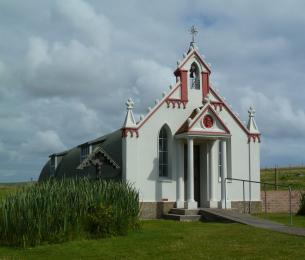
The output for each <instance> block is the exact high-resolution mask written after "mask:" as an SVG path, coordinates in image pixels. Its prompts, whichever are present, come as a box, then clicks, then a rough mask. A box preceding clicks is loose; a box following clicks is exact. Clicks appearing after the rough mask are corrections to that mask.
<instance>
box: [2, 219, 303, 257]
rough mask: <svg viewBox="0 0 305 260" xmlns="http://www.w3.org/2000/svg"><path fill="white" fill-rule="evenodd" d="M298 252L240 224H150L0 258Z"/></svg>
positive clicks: (296, 245) (275, 236)
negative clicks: (117, 234) (122, 234)
mask: <svg viewBox="0 0 305 260" xmlns="http://www.w3.org/2000/svg"><path fill="white" fill-rule="evenodd" d="M304 248H305V238H303V237H297V236H292V235H285V234H280V233H275V232H271V231H267V230H263V229H257V228H253V227H249V226H245V225H240V224H223V223H204V222H191V223H183V222H174V221H168V220H167V221H165V220H156V221H143V229H142V230H141V231H137V232H133V233H130V234H129V235H128V236H125V237H113V238H107V239H100V240H78V241H73V242H67V243H63V244H57V245H43V246H39V247H35V248H29V249H15V248H7V247H0V259H19V258H22V259H88V258H89V259H196V258H198V259H304V258H305V250H304Z"/></svg>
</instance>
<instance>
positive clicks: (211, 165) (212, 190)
mask: <svg viewBox="0 0 305 260" xmlns="http://www.w3.org/2000/svg"><path fill="white" fill-rule="evenodd" d="M214 144H215V141H211V142H210V143H209V180H210V182H209V186H210V187H209V190H210V196H209V199H210V201H209V206H210V208H217V206H218V205H217V204H218V202H217V200H216V196H215V186H216V182H215V178H216V176H215V170H214V167H215V166H214V165H215V163H214Z"/></svg>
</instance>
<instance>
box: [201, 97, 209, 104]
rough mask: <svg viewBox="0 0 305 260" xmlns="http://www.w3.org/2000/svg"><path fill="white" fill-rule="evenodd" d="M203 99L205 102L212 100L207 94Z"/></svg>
mask: <svg viewBox="0 0 305 260" xmlns="http://www.w3.org/2000/svg"><path fill="white" fill-rule="evenodd" d="M202 101H203V103H204V104H207V103H210V101H211V100H210V98H209V97H208V96H206V97H204V98H203V100H202Z"/></svg>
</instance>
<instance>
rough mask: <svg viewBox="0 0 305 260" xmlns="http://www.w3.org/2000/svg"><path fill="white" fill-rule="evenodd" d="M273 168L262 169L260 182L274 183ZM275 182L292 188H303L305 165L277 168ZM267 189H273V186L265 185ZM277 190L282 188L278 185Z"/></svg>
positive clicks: (304, 183)
mask: <svg viewBox="0 0 305 260" xmlns="http://www.w3.org/2000/svg"><path fill="white" fill-rule="evenodd" d="M274 172H275V170H274V168H273V169H270V168H269V169H262V170H261V182H268V183H275V173H274ZM277 184H280V185H290V186H291V188H292V189H293V190H305V167H289V168H288V167H287V168H278V169H277ZM266 189H267V190H274V186H269V185H268V186H266ZM278 189H279V190H282V189H284V188H282V187H279V188H278Z"/></svg>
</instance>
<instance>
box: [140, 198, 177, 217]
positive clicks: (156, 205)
mask: <svg viewBox="0 0 305 260" xmlns="http://www.w3.org/2000/svg"><path fill="white" fill-rule="evenodd" d="M175 204H176V203H175V202H168V201H160V202H141V203H140V218H141V219H156V218H162V217H163V215H164V214H167V213H168V212H169V211H170V209H172V208H174V206H175Z"/></svg>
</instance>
